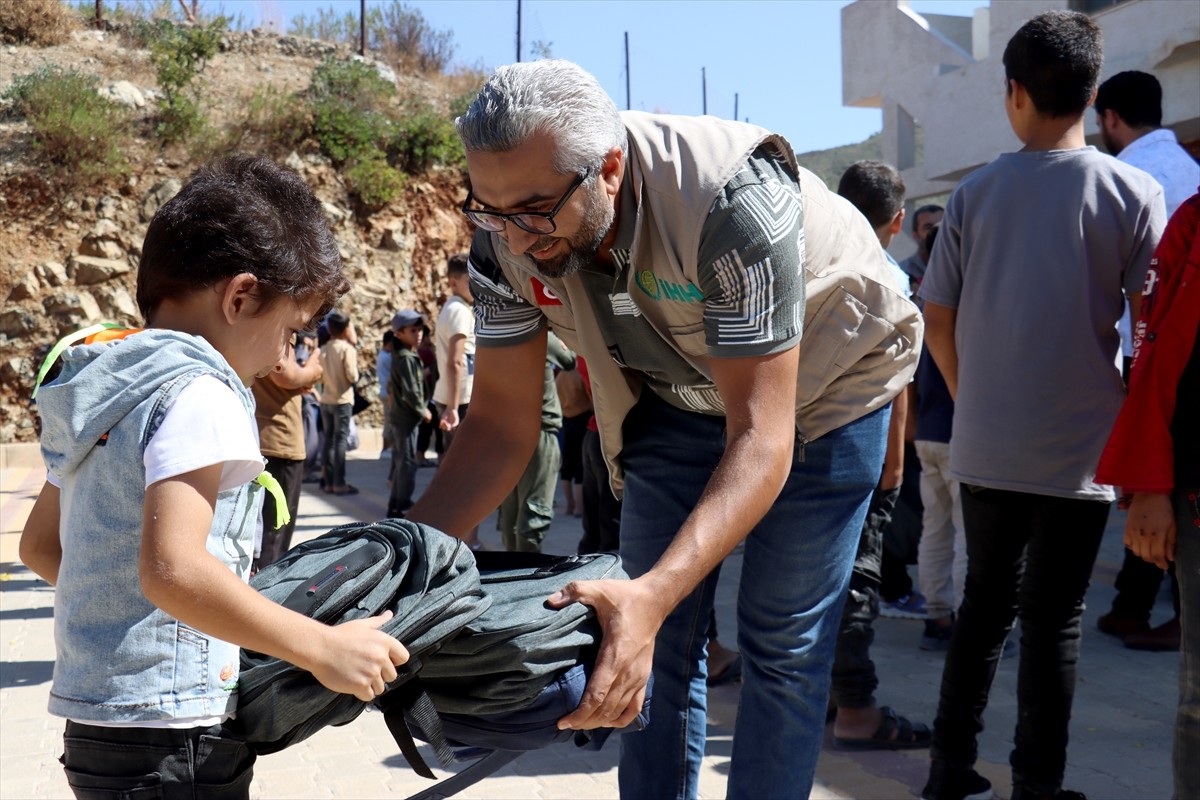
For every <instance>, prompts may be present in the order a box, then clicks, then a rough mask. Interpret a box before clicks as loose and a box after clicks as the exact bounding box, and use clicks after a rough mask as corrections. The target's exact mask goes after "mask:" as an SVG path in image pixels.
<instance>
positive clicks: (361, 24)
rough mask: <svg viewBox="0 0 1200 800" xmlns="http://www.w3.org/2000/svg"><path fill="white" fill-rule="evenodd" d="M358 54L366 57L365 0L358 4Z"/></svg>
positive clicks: (360, 0)
mask: <svg viewBox="0 0 1200 800" xmlns="http://www.w3.org/2000/svg"><path fill="white" fill-rule="evenodd" d="M358 54H359V55H360V56H362V57H363V58H366V57H367V0H359V2H358Z"/></svg>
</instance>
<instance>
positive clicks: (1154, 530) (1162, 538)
mask: <svg viewBox="0 0 1200 800" xmlns="http://www.w3.org/2000/svg"><path fill="white" fill-rule="evenodd" d="M1175 535H1176V529H1175V509H1174V508H1172V507H1171V496H1170V495H1168V494H1150V493H1146V492H1135V493H1134V495H1133V501H1132V502H1131V503H1130V504H1129V514H1128V515H1127V516H1126V517H1125V546H1126V547H1128V548H1129V549H1130V550H1132V551H1133V554H1134V555H1135V556H1137V557H1138V558H1140V559H1142V560H1143V561H1149V562H1150V563H1151V564H1154V565H1155V566H1157V567H1158V568H1159V569H1168V568H1169V567H1170V566H1171V563H1170V562H1172V561H1174V560H1175Z"/></svg>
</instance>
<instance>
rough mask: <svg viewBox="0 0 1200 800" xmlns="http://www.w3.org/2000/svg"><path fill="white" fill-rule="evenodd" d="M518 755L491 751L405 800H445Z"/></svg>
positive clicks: (517, 753)
mask: <svg viewBox="0 0 1200 800" xmlns="http://www.w3.org/2000/svg"><path fill="white" fill-rule="evenodd" d="M519 755H521V751H520V750H493V751H491V752H490V753H488V754H487V755H485V756H484V757H483V758H480V759H478V760H477V761H474V762H472V763H471V764H470V766H468V767H466V768H465V769H463V770H461V771H459V772H457V773H455V774H453V775H451V776H450V777H449V778H446V779H445V780H444V781H442V782H440V783H437V784H435V785H433V786H430V787H429V788H428V789H423V790H422V791H419V792H417V793H416V794H414V795H409V796H408V797H407V798H406V800H445V798H447V797H453V796H454V795H456V794H458V793H459V792H461V791H462V790H463V789H465V788H467V787H468V786H472V785H474V784H476V783H478V782H479V781H481V780H483V779H484V778H486V777H487V776H488V775H491V774H492V773H494V772H496V771H497V770H498V769H500V768H501V767H503V766H504V765H505V764H507V763H509V762H510V761H513V760H515V759H516V758H517V757H518V756H519Z"/></svg>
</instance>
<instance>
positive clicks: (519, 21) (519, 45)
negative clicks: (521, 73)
mask: <svg viewBox="0 0 1200 800" xmlns="http://www.w3.org/2000/svg"><path fill="white" fill-rule="evenodd" d="M517 63H518V64H519V63H521V0H517Z"/></svg>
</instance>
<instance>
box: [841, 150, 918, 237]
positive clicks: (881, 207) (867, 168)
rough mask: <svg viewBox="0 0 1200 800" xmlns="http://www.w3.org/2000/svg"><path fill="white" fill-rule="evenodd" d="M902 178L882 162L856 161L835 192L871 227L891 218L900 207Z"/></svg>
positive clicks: (877, 226) (902, 195)
mask: <svg viewBox="0 0 1200 800" xmlns="http://www.w3.org/2000/svg"><path fill="white" fill-rule="evenodd" d="M904 191H905V188H904V179H903V178H901V177H900V171H899V170H897V169H896V168H895V167H893V166H892V165H891V164H885V163H883V162H882V161H856V162H854V163H853V164H851V165H850V167H849V168H848V169H847V170H846V171H845V172H844V173H842V179H841V180H840V181H838V188H837V193H838V194H840V195H841V196H842V197H844V198H846V199H847V200H849V201H850V202H851V204H853V205H854V207H855V208H857V209H858V210H859V211H861V212H862V215H863V216H864V217H866V218H867V221H868V222H870V223H871V227H872V228H876V229H877V228H880V227H881V226H883V225H886V224H888V223H889V222H891V221H892V220H893V219H895V217H896V214H897V213H898V212H899V211H900V209H902V208H903V207H904Z"/></svg>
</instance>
